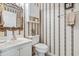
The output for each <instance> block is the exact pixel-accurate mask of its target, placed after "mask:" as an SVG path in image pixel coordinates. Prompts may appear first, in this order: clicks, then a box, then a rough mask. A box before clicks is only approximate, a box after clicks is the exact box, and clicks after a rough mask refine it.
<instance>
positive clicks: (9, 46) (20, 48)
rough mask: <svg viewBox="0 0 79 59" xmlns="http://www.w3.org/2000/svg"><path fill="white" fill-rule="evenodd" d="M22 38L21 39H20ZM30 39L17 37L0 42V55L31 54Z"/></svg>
mask: <svg viewBox="0 0 79 59" xmlns="http://www.w3.org/2000/svg"><path fill="white" fill-rule="evenodd" d="M22 39H23V40H22ZM31 55H32V40H30V39H26V38H18V40H9V41H7V42H4V43H0V56H31Z"/></svg>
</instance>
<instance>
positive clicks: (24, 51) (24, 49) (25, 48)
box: [20, 43, 32, 56]
mask: <svg viewBox="0 0 79 59" xmlns="http://www.w3.org/2000/svg"><path fill="white" fill-rule="evenodd" d="M31 55H32V44H30V43H29V44H24V45H22V46H21V48H20V56H31Z"/></svg>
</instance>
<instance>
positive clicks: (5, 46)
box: [0, 38, 32, 52]
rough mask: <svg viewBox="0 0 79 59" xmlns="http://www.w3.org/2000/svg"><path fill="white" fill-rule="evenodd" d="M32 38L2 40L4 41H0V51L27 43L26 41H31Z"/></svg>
mask: <svg viewBox="0 0 79 59" xmlns="http://www.w3.org/2000/svg"><path fill="white" fill-rule="evenodd" d="M31 42H32V40H30V39H26V38H18V39H17V40H10V41H8V42H4V43H0V52H2V51H4V50H6V49H9V48H12V47H15V46H18V45H21V44H27V43H31Z"/></svg>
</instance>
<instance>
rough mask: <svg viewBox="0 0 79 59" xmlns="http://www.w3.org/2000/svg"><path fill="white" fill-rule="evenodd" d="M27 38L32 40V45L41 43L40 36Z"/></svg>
mask: <svg viewBox="0 0 79 59" xmlns="http://www.w3.org/2000/svg"><path fill="white" fill-rule="evenodd" d="M26 38H28V39H31V40H32V45H35V44H37V43H39V35H35V36H27V37H26Z"/></svg>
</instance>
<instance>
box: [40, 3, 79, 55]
mask: <svg viewBox="0 0 79 59" xmlns="http://www.w3.org/2000/svg"><path fill="white" fill-rule="evenodd" d="M78 6H79V4H75V6H74V11H75V12H77V11H78V10H79V7H78ZM41 7H42V10H41V13H42V16H41V40H42V42H44V43H45V44H47V45H48V47H49V52H48V53H49V54H51V55H56V56H59V55H60V56H71V55H72V35H73V38H74V39H73V40H74V46H73V47H74V49H73V50H74V55H76V56H77V55H79V51H78V50H79V46H78V44H79V43H78V42H79V40H78V38H79V36H78V35H79V20H78V19H79V17H78V15H79V14H78V13H77V15H76V24H75V26H74V29H73V33H72V29H71V27H70V26H68V25H67V16H68V15H67V14H68V13H69V12H71V9H70V10H65V9H64V4H63V3H61V4H59V3H53V4H49V3H48V4H46V3H44V4H41ZM65 14H66V15H65ZM59 15H62V16H60V17H58V16H59Z"/></svg>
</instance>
